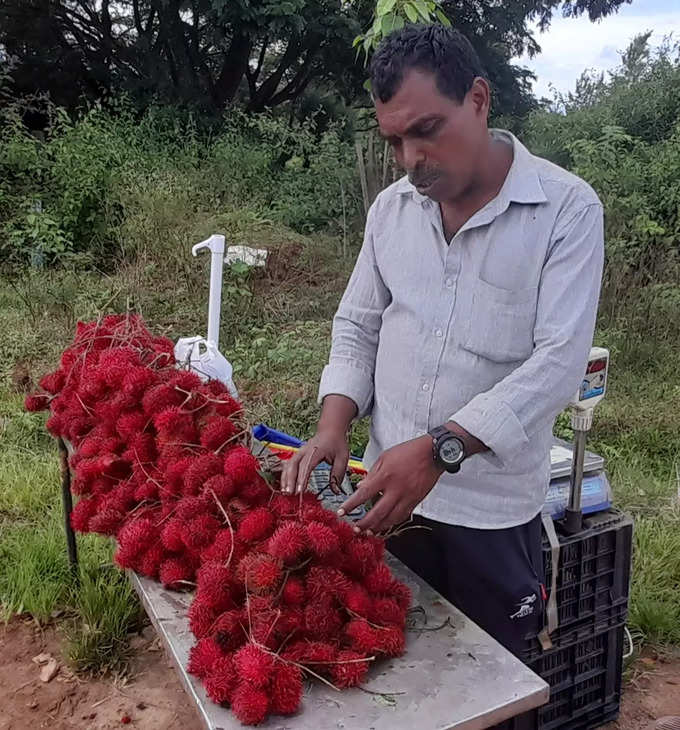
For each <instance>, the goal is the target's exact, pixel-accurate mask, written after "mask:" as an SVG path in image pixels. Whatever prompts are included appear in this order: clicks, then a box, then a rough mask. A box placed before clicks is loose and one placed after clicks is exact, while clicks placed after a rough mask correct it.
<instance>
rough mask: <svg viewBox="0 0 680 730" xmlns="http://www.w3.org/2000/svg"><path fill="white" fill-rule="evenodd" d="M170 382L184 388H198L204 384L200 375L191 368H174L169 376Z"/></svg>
mask: <svg viewBox="0 0 680 730" xmlns="http://www.w3.org/2000/svg"><path fill="white" fill-rule="evenodd" d="M168 383H170V384H171V385H172V386H177V387H178V388H181V389H182V390H197V389H198V388H200V387H201V385H202V384H203V382H202V380H201V379H200V378H199V377H198V375H196V373H194V372H192V371H191V370H174V371H173V372H172V373H171V374H170V376H169V377H168Z"/></svg>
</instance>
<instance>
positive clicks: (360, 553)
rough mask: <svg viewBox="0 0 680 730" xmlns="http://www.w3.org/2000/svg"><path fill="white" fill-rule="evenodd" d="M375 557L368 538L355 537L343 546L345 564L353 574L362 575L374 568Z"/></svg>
mask: <svg viewBox="0 0 680 730" xmlns="http://www.w3.org/2000/svg"><path fill="white" fill-rule="evenodd" d="M376 564H377V559H376V555H375V549H374V547H373V545H372V544H371V543H370V542H369V541H368V538H363V537H355V538H354V540H352V542H350V543H348V544H347V546H346V548H345V565H346V568H347V570H348V571H349V572H350V573H352V574H353V575H356V576H359V577H363V576H365V575H367V574H368V573H370V572H372V571H373V570H374V569H375V566H376Z"/></svg>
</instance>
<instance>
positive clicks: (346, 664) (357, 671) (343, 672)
mask: <svg viewBox="0 0 680 730" xmlns="http://www.w3.org/2000/svg"><path fill="white" fill-rule="evenodd" d="M365 659H366V655H365V654H359V653H358V652H356V651H351V650H349V649H345V650H342V651H339V652H338V656H337V658H336V663H335V664H333V665H332V666H331V678H332V680H333V684H334V685H335V686H336V687H338V688H339V689H345V688H347V687H358V686H359V685H360V684H361V683H362V682H363V681H364V679H365V678H366V674H367V673H368V669H369V666H370V664H369V662H368V661H365Z"/></svg>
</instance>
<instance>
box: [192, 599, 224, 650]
mask: <svg viewBox="0 0 680 730" xmlns="http://www.w3.org/2000/svg"><path fill="white" fill-rule="evenodd" d="M220 613H221V612H220V611H217V610H215V608H213V607H212V606H210V605H208V604H207V603H206V602H205V600H201V598H199V597H198V596H197V597H196V598H194V600H193V601H192V603H191V606H189V612H188V617H189V628H190V629H191V631H192V632H193V634H194V636H195V637H196V638H197V639H202V638H203V637H204V636H207V635H208V634H209V633H210V631H211V629H212V626H213V624H214V623H215V619H216V618H217V617H218V616H219V614H220Z"/></svg>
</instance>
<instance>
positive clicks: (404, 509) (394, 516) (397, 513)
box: [373, 500, 410, 532]
mask: <svg viewBox="0 0 680 730" xmlns="http://www.w3.org/2000/svg"><path fill="white" fill-rule="evenodd" d="M380 501H381V502H382V500H380ZM378 504H380V502H378ZM409 514H410V513H409V512H408V506H406V505H404V502H403V500H397V503H396V504H395V505H394V507H393V508H392V511H391V512H390V513H389V514H388V515H386V516H385V517H384V518H383V520H382V522H381V523H380V524H379V525H377V527H374V528H373V532H386V531H387V530H390V529H392V528H393V527H394V526H395V525H400V524H401V523H402V522H405V521H406V520H407V519H408V515H409Z"/></svg>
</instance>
